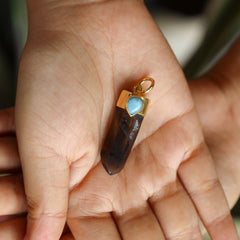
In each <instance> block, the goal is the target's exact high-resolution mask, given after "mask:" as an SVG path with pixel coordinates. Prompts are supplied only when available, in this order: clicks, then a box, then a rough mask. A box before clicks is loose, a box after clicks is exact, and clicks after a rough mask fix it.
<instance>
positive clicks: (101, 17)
mask: <svg viewBox="0 0 240 240" xmlns="http://www.w3.org/2000/svg"><path fill="white" fill-rule="evenodd" d="M28 7H29V23H30V25H29V38H28V42H27V45H26V48H25V50H24V53H23V56H22V59H21V64H20V70H19V81H18V91H17V100H16V131H17V139H18V145H19V154H20V158H21V164H22V170H23V177H24V184H25V192H26V198H27V206H28V219H27V235H26V238H25V239H30V240H31V239H34V240H40V239H49V240H50V239H53V240H55V239H59V238H60V237H61V235H62V232H63V228H64V225H65V222H66V220H67V223H68V226H69V228H70V230H71V234H72V235H71V234H70V233H68V234H67V235H65V236H63V237H62V238H63V239H73V238H75V239H88V240H91V239H96V238H97V239H124V240H125V239H126V240H128V239H131V240H134V239H139V238H142V239H145V237H144V236H145V235H146V236H147V237H148V238H150V239H153V240H154V239H202V237H201V233H200V228H199V219H198V216H200V218H201V220H202V221H203V223H204V224H205V227H206V229H207V230H208V232H209V233H210V235H211V237H212V239H216V240H221V239H226V237H227V238H228V239H233V240H234V239H238V237H237V234H236V230H235V227H234V224H233V221H232V218H231V216H230V213H229V207H228V204H227V201H226V199H225V196H224V192H223V190H222V187H221V185H220V183H219V181H218V176H217V173H216V171H215V166H214V162H213V160H212V158H211V155H210V153H209V151H208V148H207V146H206V143H205V141H204V137H203V133H202V130H201V123H200V121H199V119H198V115H197V112H196V110H195V107H194V102H193V99H192V97H191V94H190V91H189V89H188V86H187V83H186V80H185V78H184V75H183V73H182V70H181V68H180V67H179V65H178V63H177V61H176V59H175V57H174V55H173V53H172V52H171V50H170V48H169V46H168V44H167V42H166V40H165V39H164V37H163V35H162V34H161V32H160V31H159V29H158V27H157V26H156V25H155V23H154V21H153V20H152V18H151V17H150V15H149V13H148V12H147V10H146V8H145V6H144V4H143V3H142V2H141V1H127V0H126V1H117V0H116V1H98V2H92V3H89V2H83V1H64V0H62V1H38V2H36V1H29V2H28ZM39 19H41V21H39ZM126 33H127V34H126ZM144 76H151V77H153V78H154V79H155V80H156V86H155V88H154V90H153V91H152V92H151V93H150V94H148V97H149V98H150V99H151V107H150V109H149V112H148V114H147V116H146V118H145V119H144V123H143V125H142V129H141V132H140V133H139V136H138V139H137V142H136V144H135V147H134V148H133V151H132V153H131V155H130V157H129V159H128V162H127V164H126V167H125V168H124V170H123V171H122V172H121V173H120V174H118V175H115V176H112V177H110V176H108V175H107V174H106V172H105V171H104V169H103V167H102V165H101V163H100V156H99V153H100V149H101V145H102V142H103V139H104V136H105V134H106V132H107V128H108V125H109V121H110V119H111V116H112V113H113V109H114V104H115V102H116V100H117V98H118V96H119V93H120V91H121V90H122V89H131V88H132V87H133V86H134V84H136V80H139V79H141V78H142V77H144ZM215 88H217V87H215ZM219 91H220V90H219V89H217V90H216V92H218V93H219ZM219 94H220V93H219ZM216 95H217V94H216ZM221 96H222V95H221ZM205 106H206V105H205ZM200 115H201V113H200ZM224 116H225V115H224ZM218 117H219V116H218ZM4 131H5V132H7V130H6V129H5V130H4ZM206 139H207V138H206ZM15 144H16V142H15ZM209 146H211V145H209ZM15 148H16V147H15ZM7 182H9V181H7ZM22 192H23V191H22ZM20 196H23V193H21V194H20ZM24 207H25V208H26V205H25V206H22V208H19V207H18V208H16V209H18V212H24V211H25V210H26V209H24ZM19 209H20V210H19ZM4 214H5V213H4ZM14 220H15V221H17V220H18V221H20V220H22V221H24V218H22V219H20V220H19V219H17V220H16V219H14ZM11 221H13V220H11ZM3 224H5V225H4V226H3V229H4V230H3V231H1V234H5V233H6V235H3V236H4V239H16V236H14V237H15V238H12V236H11V234H12V232H14V233H16V234H17V233H18V231H19V232H20V233H21V234H24V233H23V231H21V229H22V227H20V224H19V225H17V226H16V223H15V224H8V223H7V222H5V223H3ZM21 226H24V224H23V225H21ZM136 226H137V227H136ZM13 228H17V229H18V231H12V229H13ZM7 234H9V235H7Z"/></svg>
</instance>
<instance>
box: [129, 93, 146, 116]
mask: <svg viewBox="0 0 240 240" xmlns="http://www.w3.org/2000/svg"><path fill="white" fill-rule="evenodd" d="M142 106H143V102H142V100H141V99H140V98H138V97H131V98H129V99H128V101H127V110H128V112H129V114H130V115H134V114H136V113H138V112H139V111H140V110H141V109H142Z"/></svg>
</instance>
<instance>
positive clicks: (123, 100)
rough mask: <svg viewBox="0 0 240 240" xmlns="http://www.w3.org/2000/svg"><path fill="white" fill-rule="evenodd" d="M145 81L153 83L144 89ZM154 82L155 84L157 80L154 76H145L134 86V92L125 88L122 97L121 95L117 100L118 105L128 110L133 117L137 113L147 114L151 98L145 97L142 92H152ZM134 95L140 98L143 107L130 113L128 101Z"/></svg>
mask: <svg viewBox="0 0 240 240" xmlns="http://www.w3.org/2000/svg"><path fill="white" fill-rule="evenodd" d="M145 82H151V85H150V86H149V87H148V88H147V89H143V84H144V83H145ZM154 84H155V82H154V80H153V79H152V78H144V79H142V80H141V81H140V82H139V83H138V84H137V85H136V86H134V88H133V92H129V91H127V90H123V91H122V92H121V94H120V97H119V99H118V101H117V107H120V108H122V109H125V110H126V111H127V112H128V114H129V116H130V117H132V116H134V115H136V114H139V115H142V116H145V115H146V113H147V110H148V105H149V102H150V100H149V99H148V98H145V97H143V96H142V94H145V93H148V92H150V91H151V90H152V89H153V87H154ZM132 97H137V98H140V99H141V101H142V107H141V109H140V110H139V111H138V112H137V113H135V114H133V115H132V114H130V113H129V111H128V108H127V102H128V100H129V99H130V98H132Z"/></svg>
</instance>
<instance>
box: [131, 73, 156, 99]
mask: <svg viewBox="0 0 240 240" xmlns="http://www.w3.org/2000/svg"><path fill="white" fill-rule="evenodd" d="M145 82H151V85H150V86H149V87H148V88H147V89H143V84H144V83H145ZM154 85H155V81H154V79H153V78H150V77H147V78H144V79H142V80H141V81H140V82H139V83H138V84H137V85H136V86H134V88H133V93H134V94H137V95H141V94H145V93H148V92H150V91H151V90H152V89H153V87H154Z"/></svg>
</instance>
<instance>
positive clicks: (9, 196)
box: [0, 175, 27, 215]
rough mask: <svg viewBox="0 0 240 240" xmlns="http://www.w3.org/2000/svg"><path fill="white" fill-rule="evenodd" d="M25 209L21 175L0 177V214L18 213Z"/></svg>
mask: <svg viewBox="0 0 240 240" xmlns="http://www.w3.org/2000/svg"><path fill="white" fill-rule="evenodd" d="M26 210H27V202H26V197H25V193H24V187H23V180H22V176H21V175H15V176H14V175H12V176H6V177H0V215H13V214H19V213H23V212H26Z"/></svg>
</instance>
